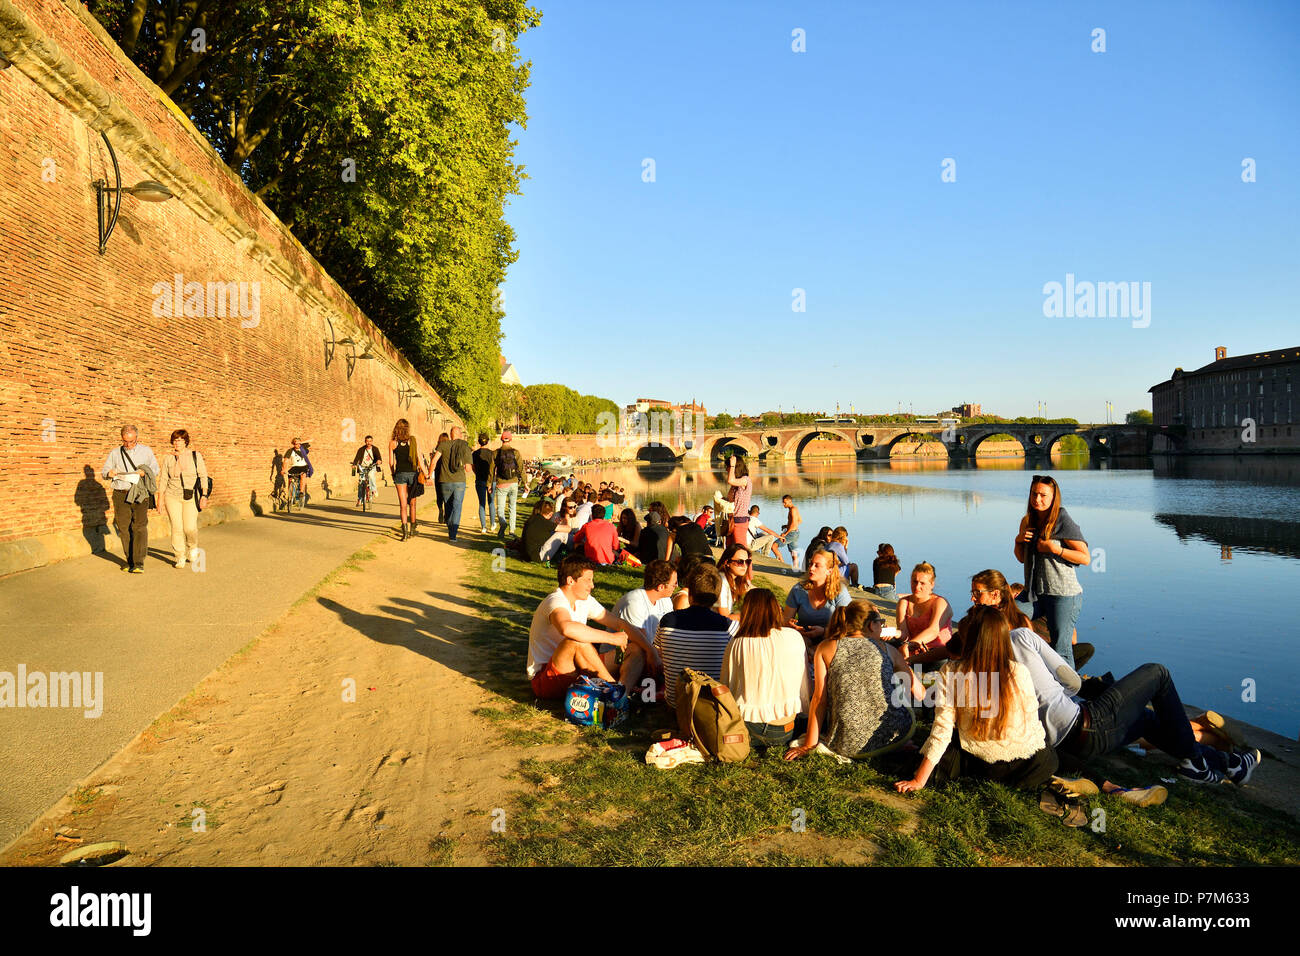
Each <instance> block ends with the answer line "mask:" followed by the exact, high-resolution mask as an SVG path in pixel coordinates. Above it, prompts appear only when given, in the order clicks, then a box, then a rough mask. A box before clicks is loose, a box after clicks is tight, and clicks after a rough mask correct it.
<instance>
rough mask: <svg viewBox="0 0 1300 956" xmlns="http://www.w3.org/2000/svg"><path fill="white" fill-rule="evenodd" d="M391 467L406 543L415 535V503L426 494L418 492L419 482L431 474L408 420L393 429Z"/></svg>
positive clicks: (390, 452) (403, 536)
mask: <svg viewBox="0 0 1300 956" xmlns="http://www.w3.org/2000/svg"><path fill="white" fill-rule="evenodd" d="M388 467H389V468H390V469H391V470H392V472H393V484H394V485H395V486H396V487H397V517H398V518H399V519H400V520H401V522H402V529H401V535H402V540H403V541H405V540H406V539H407V537H408V536H412V537H413V536H414V535H415V508H416V505H415V499H416V498H417V497H419V494H420V493H422V492H423V491H424V489H423V488H422V487H420V488H419V489H418V491H417V490H416V486H417V484H418V479H419V478H420V476H421V475H427V474H428V472H426V471H425V470H424V466H423V462H422V461H421V459H420V452H419V450H418V448H417V447H416V443H415V436H414V435H413V434H411V423H410V422H408V421H407V420H406V419H405V418H399V419H398V420H397V424H395V425H394V426H393V437H392V438H391V439H390V440H389V442H388ZM413 492H414V493H413Z"/></svg>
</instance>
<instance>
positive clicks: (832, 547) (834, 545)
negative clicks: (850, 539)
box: [822, 541, 849, 574]
mask: <svg viewBox="0 0 1300 956" xmlns="http://www.w3.org/2000/svg"><path fill="white" fill-rule="evenodd" d="M822 548H823V549H824V550H826V551H829V552H830V553H831V554H833V555H835V560H836V561H838V562H839V563H840V574H843V573H844V570H845V568H847V567H848V566H849V553H848V552H847V551H845V550H844V545H842V544H840V543H839V542H838V541H829V542H827V543H826V544H824V545H822Z"/></svg>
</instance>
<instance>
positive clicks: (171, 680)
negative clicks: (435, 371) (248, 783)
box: [0, 487, 477, 846]
mask: <svg viewBox="0 0 1300 956" xmlns="http://www.w3.org/2000/svg"><path fill="white" fill-rule="evenodd" d="M423 502H424V504H423V512H424V513H425V514H426V515H430V516H433V517H435V518H436V510H435V508H434V507H433V500H432V495H426V496H425V498H424V499H423ZM468 511H469V509H468V508H467V509H466V516H467V517H468V516H469V515H468ZM474 524H475V527H476V528H477V518H476V517H475V518H474ZM396 525H397V499H396V492H395V491H394V490H393V489H392V488H391V487H389V488H381V489H380V494H379V501H378V507H377V510H376V511H371V512H367V513H366V514H364V515H363V514H361V513H360V512H359V511H357V510H356V509H355V508H353V507H352V506H351V499H350V498H349V499H348V500H344V501H339V500H332V501H327V500H325V499H324V498H323V496H318V497H313V499H312V504H311V505H310V506H309V507H308V508H307V510H306V511H305V512H295V513H294V514H293V515H291V516H286V515H278V514H277V515H270V514H267V515H265V516H263V517H259V518H250V519H247V520H243V521H234V522H230V523H227V524H222V525H216V526H213V527H210V528H202V529H200V531H199V546H200V547H201V548H202V549H203V550H204V559H205V569H204V570H203V571H202V572H201V573H195V572H193V571H192V570H191V568H189V567H186V568H185V569H183V570H178V569H177V568H175V567H174V566H173V564H172V559H171V542H170V538H168V537H164V538H163V539H162V540H158V539H157V538H156V537H151V538H150V541H149V546H150V556H149V560H148V562H147V563H146V565H145V573H144V574H127V573H125V572H123V571H121V570H120V567H121V565H122V560H121V558H120V556H119V555H118V553H117V552H112V553H109V554H95V555H90V556H88V557H84V558H76V559H73V560H69V561H63V562H60V563H57V564H54V565H50V566H48V567H44V568H36V569H34V570H31V571H26V572H22V573H20V574H15V575H11V576H9V577H7V578H4V579H0V672H8V673H9V674H14V675H16V674H17V672H18V668H19V665H25V667H26V670H27V672H28V673H29V674H30V673H32V672H35V671H45V672H49V671H64V672H66V671H78V672H90V673H91V674H95V673H97V672H102V674H103V698H102V707H103V712H102V714H101V715H100V716H98V717H86V716H85V708H84V707H82V708H54V707H46V708H39V709H33V708H11V707H8V706H6V707H0V780H3V781H4V783H3V785H2V788H0V846H5V845H7V844H8V843H9V842H10V841H12V840H13V839H14V838H15V837H17V836H18V835H19V834H20V833H22V831H23V830H24V829H25V828H26V827H27V826H28V825H29V824H30V823H31V822H32V821H33V820H34V819H35V818H36V817H38V816H39V815H40V814H41V813H42V812H44V811H45V810H46V809H47V808H48V807H49V806H51V805H52V804H53V803H54V802H55V801H56V800H58V799H59V798H60V797H61V796H62V795H63V794H64V792H65V791H66V790H67V789H68V787H69V786H70V785H71V784H72V783H74V782H75V781H77V780H80V779H81V778H83V777H84V776H85V775H86V774H88V773H90V772H91V771H92V770H94V769H95V768H96V767H97V766H99V765H100V764H101V763H103V762H104V761H105V760H106V759H108V758H109V757H110V756H112V755H113V754H114V753H116V752H117V751H118V750H119V749H121V748H122V747H123V746H124V745H126V744H127V743H128V742H129V741H130V740H131V739H132V738H133V737H135V735H136V734H138V733H139V732H140V731H142V730H143V729H145V728H146V727H148V726H149V724H150V723H152V722H153V720H154V719H155V718H156V717H157V716H158V715H159V714H161V713H163V712H165V711H167V710H169V709H170V708H171V707H172V706H173V705H174V704H176V702H177V701H179V700H180V699H181V698H183V697H184V696H185V695H186V694H188V693H189V692H190V690H191V689H192V688H193V687H194V686H195V685H196V684H198V683H199V681H201V680H202V679H203V678H204V677H205V676H206V675H207V674H209V673H210V672H211V671H212V670H213V669H214V668H216V667H217V666H218V665H220V664H221V663H222V662H223V661H225V660H226V659H227V658H228V657H229V656H230V655H231V654H232V653H234V652H235V651H237V650H239V649H240V648H241V647H243V646H244V645H245V644H247V643H248V642H249V641H250V640H252V639H253V638H254V637H256V636H257V635H258V634H260V633H261V632H262V631H264V630H265V629H266V628H267V626H268V625H270V624H271V623H272V622H274V621H275V620H277V619H278V618H280V617H281V616H282V615H283V614H284V613H285V612H286V611H287V610H288V609H289V608H290V607H291V606H292V605H293V603H294V602H295V601H297V600H298V599H299V598H300V597H301V596H302V595H303V594H304V593H305V592H307V591H308V590H309V589H311V588H312V587H313V586H315V585H316V584H317V582H319V581H320V580H321V578H323V577H324V576H325V575H326V574H328V573H329V572H330V571H331V570H333V569H334V568H336V567H338V565H339V564H340V563H341V562H343V561H344V560H345V559H346V558H347V557H348V556H349V555H351V554H353V553H354V552H356V551H357V550H359V549H361V548H363V547H364V546H365V545H366V544H367V543H368V542H370V541H372V540H374V538H375V536H376V535H379V534H383V533H386V532H390V531H391V530H392V529H394V528H395V527H396ZM421 526H422V528H423V527H424V523H423V522H422V523H421ZM4 679H5V678H4V677H3V676H0V681H3V680H4ZM0 689H3V688H0Z"/></svg>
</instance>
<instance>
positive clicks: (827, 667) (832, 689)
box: [785, 601, 925, 760]
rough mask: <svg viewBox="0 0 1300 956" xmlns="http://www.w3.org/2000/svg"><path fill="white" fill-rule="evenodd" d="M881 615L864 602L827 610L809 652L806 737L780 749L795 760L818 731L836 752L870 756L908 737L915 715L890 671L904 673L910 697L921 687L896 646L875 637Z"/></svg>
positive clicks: (881, 622) (812, 746) (919, 694)
mask: <svg viewBox="0 0 1300 956" xmlns="http://www.w3.org/2000/svg"><path fill="white" fill-rule="evenodd" d="M884 623H885V619H884V617H883V616H881V613H880V612H879V611H877V610H876V609H875V608H874V607H871V605H869V604H867V602H865V601H854V602H853V603H852V604H850V605H849V606H848V607H844V608H839V609H838V610H836V612H835V613H834V614H832V615H831V623H830V626H829V627H828V628H827V630H826V640H824V641H822V642H821V643H820V644H818V645H817V650H816V652H815V654H814V656H813V668H814V670H815V672H816V686H815V687H814V689H813V696H812V703H811V704H810V705H809V707H808V736H807V738H805V740H804V742H803V744H802V745H801V746H799V747H795V748H793V749H791V750H788V751H786V754H785V759H786V760H795V759H797V758H799V757H802V756H803V755H804V754H806V753H810V752H811V751H813V750H815V749H817V744H818V743H819V742H820V740H821V732H822V730H823V729H824V730H825V732H826V746H827V747H828V748H829V749H830V750H832V751H834V752H835V753H837V754H839V755H840V756H841V757H850V758H859V759H861V758H864V757H876V756H879V755H880V754H884V753H889V752H890V751H891V750H895V749H897V748H898V747H901V746H902V745H903V744H904V743H906V742H907V741H908V740H910V739H911V738H912V731H913V730H915V729H916V717H915V715H914V714H913V713H912V710H911V708H909V707H906V706H904V703H903V701H902V700H900V699H899V696H900V695H898V694H896V693H895V687H894V685H895V683H896V679H895V676H894V675H896V674H897V675H900V676H901V675H903V674H906V675H907V677H906V678H905V681H906V685H907V688H908V691H909V693H910V695H911V696H912V697H913V698H915V699H916V700H920V699H921V698H922V697H924V696H925V688H924V687H923V686H922V685H921V682H920V680H918V679H917V677H916V675H915V674H913V673H912V672H911V671H909V670H908V669H907V663H906V662H905V661H904V660H903V655H902V654H901V653H899V650H898V648H896V647H891V646H890V645H889V644H886V643H884V642H883V641H881V639H880V631H881V628H882V627H883V626H884Z"/></svg>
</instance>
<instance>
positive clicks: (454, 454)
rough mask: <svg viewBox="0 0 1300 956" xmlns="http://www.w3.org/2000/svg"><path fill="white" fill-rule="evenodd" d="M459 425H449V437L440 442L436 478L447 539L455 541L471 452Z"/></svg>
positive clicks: (458, 528) (437, 450)
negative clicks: (439, 483) (442, 507)
mask: <svg viewBox="0 0 1300 956" xmlns="http://www.w3.org/2000/svg"><path fill="white" fill-rule="evenodd" d="M463 435H464V432H462V431H461V429H460V426H459V425H453V426H452V427H451V437H450V438H448V439H447V441H445V442H443V443H442V444H440V445H439V446H438V447H437V449H436V453H437V455H438V480H439V481H440V482H442V495H443V500H444V501H445V502H446V506H447V514H446V518H447V540H448V541H455V540H456V534H457V533H458V532H459V531H460V510H461V508H462V507H463V506H464V504H465V487H466V485H465V482H466V479H467V478H468V477H469V475H470V474H471V467H472V466H471V463H470V458H471V455H472V453H471V452H470V449H469V442H467V441H465V439H464V438H463V437H462V436H463Z"/></svg>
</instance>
